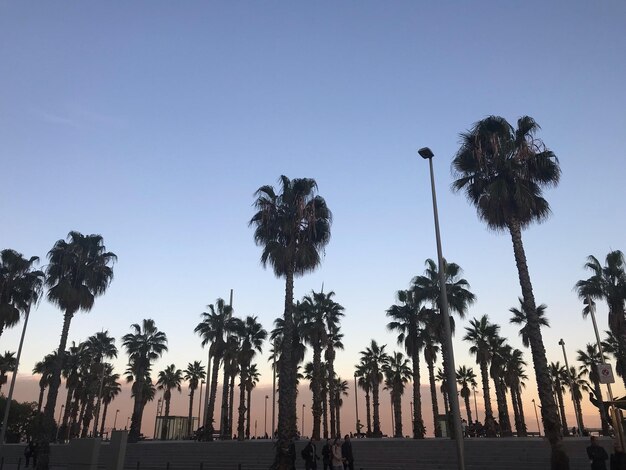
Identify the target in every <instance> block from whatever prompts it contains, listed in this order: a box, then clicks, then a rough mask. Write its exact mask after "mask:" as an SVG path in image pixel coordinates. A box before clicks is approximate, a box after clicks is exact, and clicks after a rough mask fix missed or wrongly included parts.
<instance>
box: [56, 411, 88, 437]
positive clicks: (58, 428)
mask: <svg viewBox="0 0 626 470" xmlns="http://www.w3.org/2000/svg"><path fill="white" fill-rule="evenodd" d="M64 408H65V405H61V410H60V411H59V419H58V420H57V434H56V438H57V439H59V431H60V430H61V425H60V424H59V423H60V422H61V417H62V416H63V409H64ZM94 437H96V436H94Z"/></svg>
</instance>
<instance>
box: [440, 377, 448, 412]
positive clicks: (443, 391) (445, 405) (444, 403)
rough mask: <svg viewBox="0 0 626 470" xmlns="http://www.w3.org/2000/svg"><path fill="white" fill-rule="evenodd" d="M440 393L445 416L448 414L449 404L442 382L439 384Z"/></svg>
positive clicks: (446, 391)
mask: <svg viewBox="0 0 626 470" xmlns="http://www.w3.org/2000/svg"><path fill="white" fill-rule="evenodd" d="M441 395H442V396H443V409H444V411H445V413H446V416H448V415H449V414H450V405H449V404H448V390H446V387H445V386H444V384H441Z"/></svg>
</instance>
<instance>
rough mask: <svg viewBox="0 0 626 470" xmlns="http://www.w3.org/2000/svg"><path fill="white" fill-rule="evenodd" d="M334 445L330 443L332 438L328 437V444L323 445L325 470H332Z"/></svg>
mask: <svg viewBox="0 0 626 470" xmlns="http://www.w3.org/2000/svg"><path fill="white" fill-rule="evenodd" d="M332 448H333V447H332V445H331V444H330V439H326V444H324V447H322V465H323V467H324V470H332V469H331V467H330V461H331V459H332V453H333V451H332Z"/></svg>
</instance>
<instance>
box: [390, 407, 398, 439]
mask: <svg viewBox="0 0 626 470" xmlns="http://www.w3.org/2000/svg"><path fill="white" fill-rule="evenodd" d="M389 406H390V407H391V434H390V436H391V437H395V435H396V423H395V422H394V421H395V416H394V413H393V398H391V399H390V400H389Z"/></svg>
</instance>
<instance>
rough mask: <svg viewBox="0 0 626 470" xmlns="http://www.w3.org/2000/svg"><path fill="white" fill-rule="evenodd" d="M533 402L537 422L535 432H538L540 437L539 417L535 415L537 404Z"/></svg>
mask: <svg viewBox="0 0 626 470" xmlns="http://www.w3.org/2000/svg"><path fill="white" fill-rule="evenodd" d="M532 402H533V406H534V407H535V419H536V420H537V431H538V432H539V435H540V436H541V428H540V427H539V415H538V414H537V403H535V399H534V398H533V399H532Z"/></svg>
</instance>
